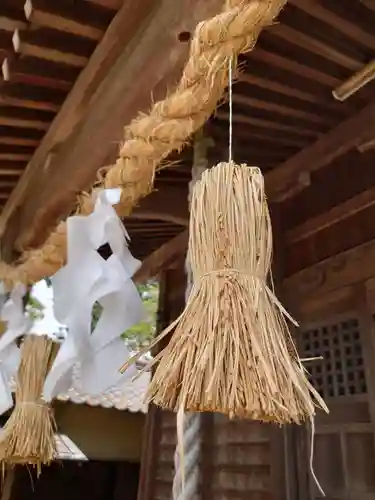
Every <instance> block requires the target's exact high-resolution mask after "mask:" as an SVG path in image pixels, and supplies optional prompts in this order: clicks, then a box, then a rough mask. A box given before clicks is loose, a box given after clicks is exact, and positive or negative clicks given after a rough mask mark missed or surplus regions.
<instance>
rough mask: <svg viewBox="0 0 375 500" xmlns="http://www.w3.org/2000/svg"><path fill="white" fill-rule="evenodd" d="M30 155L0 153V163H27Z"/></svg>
mask: <svg viewBox="0 0 375 500" xmlns="http://www.w3.org/2000/svg"><path fill="white" fill-rule="evenodd" d="M31 157H32V155H30V154H22V153H19V154H18V153H0V161H2V160H4V161H29V160H30V158H31Z"/></svg>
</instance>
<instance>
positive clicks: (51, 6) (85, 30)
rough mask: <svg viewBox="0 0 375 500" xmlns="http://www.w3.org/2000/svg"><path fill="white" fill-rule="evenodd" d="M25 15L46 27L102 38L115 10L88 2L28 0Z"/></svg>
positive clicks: (38, 24)
mask: <svg viewBox="0 0 375 500" xmlns="http://www.w3.org/2000/svg"><path fill="white" fill-rule="evenodd" d="M24 10H25V15H26V18H27V20H28V21H30V22H31V23H33V24H35V25H37V26H43V27H46V28H53V29H56V30H60V31H64V32H67V33H73V34H74V35H78V36H82V37H85V38H90V39H91V40H100V39H101V38H102V36H103V34H104V32H105V30H106V28H107V26H108V25H109V23H110V22H111V18H112V16H113V11H111V10H108V9H106V8H103V7H101V6H99V5H95V4H92V3H88V2H86V4H85V5H83V4H82V3H78V2H71V1H67V0H59V2H54V3H51V2H50V1H48V0H26V2H25V8H24Z"/></svg>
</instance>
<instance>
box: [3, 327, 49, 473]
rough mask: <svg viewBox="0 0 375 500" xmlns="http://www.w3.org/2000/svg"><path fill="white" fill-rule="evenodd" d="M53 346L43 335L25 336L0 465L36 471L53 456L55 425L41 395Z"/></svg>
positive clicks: (4, 434) (4, 432) (5, 429)
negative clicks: (14, 400)
mask: <svg viewBox="0 0 375 500" xmlns="http://www.w3.org/2000/svg"><path fill="white" fill-rule="evenodd" d="M55 345H56V344H54V343H53V342H52V341H51V340H50V339H48V338H47V337H45V336H39V335H27V336H26V337H25V340H24V342H23V344H22V357H21V363H20V367H19V370H18V380H17V389H16V404H15V407H14V410H13V412H12V414H11V416H10V418H9V420H8V421H7V423H6V425H5V427H4V430H3V433H2V436H1V442H0V460H1V461H2V463H3V466H7V465H8V466H9V465H15V464H25V465H32V466H34V467H36V469H37V473H38V474H39V473H40V472H41V467H42V465H49V464H50V463H51V462H52V460H53V459H54V458H55V457H56V442H55V435H54V434H55V429H56V425H55V421H54V418H53V413H52V409H51V408H50V406H49V405H47V404H46V403H45V402H44V401H43V400H42V397H41V395H42V391H43V385H44V381H45V378H46V375H47V373H48V370H49V368H50V366H51V364H52V361H53V357H54V354H55V348H54V347H55Z"/></svg>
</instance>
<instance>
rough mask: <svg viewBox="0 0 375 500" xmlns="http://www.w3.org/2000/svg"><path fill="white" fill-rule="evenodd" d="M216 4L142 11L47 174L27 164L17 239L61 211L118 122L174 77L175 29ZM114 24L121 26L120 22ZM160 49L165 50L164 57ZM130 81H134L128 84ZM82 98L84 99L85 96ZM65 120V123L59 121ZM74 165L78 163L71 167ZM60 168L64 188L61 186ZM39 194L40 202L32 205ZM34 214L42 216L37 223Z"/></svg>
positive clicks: (199, 1) (110, 145) (206, 0)
mask: <svg viewBox="0 0 375 500" xmlns="http://www.w3.org/2000/svg"><path fill="white" fill-rule="evenodd" d="M221 5H222V2H221V0H195V1H194V4H192V2H191V0H183V1H180V2H175V0H162V1H161V2H160V3H159V4H158V6H157V10H155V11H153V12H151V13H150V11H148V12H147V14H148V16H149V17H148V18H147V19H146V20H145V24H144V25H143V26H142V25H139V26H138V27H139V32H138V37H137V38H136V39H134V40H133V43H131V44H129V46H128V48H127V50H124V49H123V47H122V48H121V51H120V53H121V55H120V57H118V59H117V62H116V64H115V65H113V66H112V68H111V71H110V72H109V74H108V75H107V78H106V79H105V80H104V81H103V82H102V84H101V85H99V87H97V88H96V92H95V97H94V98H92V99H91V101H90V102H89V103H88V105H87V107H86V108H85V109H84V116H85V120H84V121H83V120H82V121H81V122H80V123H79V125H77V126H76V129H75V130H74V134H72V135H71V136H70V137H69V139H68V140H66V141H65V142H64V144H63V145H62V146H61V148H60V149H59V152H58V153H57V154H56V155H55V158H54V160H53V162H52V164H51V166H50V169H49V172H48V175H47V174H46V173H45V172H43V168H42V164H43V162H42V161H40V162H38V166H37V167H36V168H35V170H34V169H33V170H34V172H33V173H32V175H31V177H32V178H33V179H34V183H33V184H34V188H32V187H31V185H30V183H29V186H28V195H29V196H28V199H27V200H24V202H23V203H22V207H21V209H20V212H19V216H20V221H21V220H22V222H21V226H20V227H19V229H20V241H21V240H22V239H23V238H24V236H25V235H26V233H28V234H29V235H31V234H32V232H33V231H32V230H31V229H32V227H35V228H36V227H44V228H45V229H46V230H48V228H49V227H50V226H51V224H55V222H56V218H55V216H56V215H57V213H60V214H61V216H64V215H65V213H67V212H68V211H70V209H71V205H72V201H73V200H74V193H75V192H76V191H77V189H80V188H81V187H82V188H83V187H86V186H87V185H88V184H90V183H91V182H92V181H93V180H94V179H95V174H96V172H97V170H98V169H99V168H100V167H101V166H102V165H104V164H105V163H106V161H107V159H108V156H109V155H110V154H113V152H115V151H116V150H117V149H118V144H119V142H120V141H121V139H122V135H123V126H124V124H126V123H128V122H129V121H130V120H131V119H132V118H133V117H134V116H135V115H136V114H137V113H138V112H139V111H142V110H145V109H147V107H148V106H149V104H150V102H151V97H152V99H153V100H157V99H160V98H163V97H164V96H165V92H166V91H167V89H168V88H170V87H171V85H172V82H173V83H175V82H177V81H178V78H179V76H180V74H181V70H182V68H183V65H184V63H185V61H186V56H187V52H188V49H189V47H188V45H187V44H185V43H181V42H180V41H179V39H178V34H179V33H180V32H182V31H189V30H193V29H194V28H195V26H196V24H197V23H198V22H199V21H201V20H202V19H204V18H207V17H210V16H212V15H213V14H215V12H217V10H218V9H219V8H220V7H221ZM144 14H145V13H144ZM120 29H121V30H124V26H121V27H120ZM112 43H113V42H112ZM155 48H157V50H155ZM166 54H168V55H169V56H168V57H166ZM135 81H137V85H134V82H135ZM90 83H91V84H92V82H90ZM93 93H94V92H93ZM91 95H92V94H91ZM81 99H82V96H81ZM84 101H85V102H86V103H87V98H86V99H84ZM79 106H80V107H81V106H82V102H79ZM81 116H82V115H80V117H79V118H81ZM75 123H77V122H75ZM99 124H100V126H99ZM104 124H105V125H104ZM66 126H67V123H65V124H64V127H66ZM72 130H73V127H71V126H69V129H68V131H69V133H71V131H72ZM50 144H51V143H50ZM77 165H79V168H76V166H77ZM73 166H74V167H73ZM63 172H64V190H63V191H64V192H62V190H61V176H62V173H63ZM40 176H42V178H43V183H44V187H43V193H41V192H40V185H41V177H40ZM47 181H48V185H47ZM56 185H58V186H59V188H58V190H57V191H58V192H59V196H55V195H54V196H51V194H52V192H51V191H50V189H55V187H52V186H56ZM33 189H37V192H38V196H35V195H34V194H32V191H33ZM57 191H56V190H55V191H54V192H55V193H56V192H57ZM42 198H43V203H42V205H43V206H39V207H38V206H37V205H38V204H39V203H40V202H41V200H42ZM58 199H59V201H58ZM12 203H13V202H12ZM30 203H31V205H32V206H30ZM52 205H53V206H54V208H52ZM30 210H31V211H32V212H33V213H34V215H35V217H33V218H32V224H31V225H30V223H29V222H26V219H28V218H29V216H30ZM26 212H28V213H26ZM62 212H65V213H62ZM47 214H50V215H49V217H50V220H49V221H48V220H47V219H46V216H47ZM52 214H54V218H53V219H54V220H53V221H52V217H51V215H52ZM39 217H42V218H43V224H42V225H40V218H39ZM47 218H48V217H47ZM38 219H39V220H38ZM24 224H25V225H24ZM0 229H1V228H0ZM23 229H25V234H24V235H22V233H23ZM0 232H1V230H0ZM26 239H29V238H28V237H26Z"/></svg>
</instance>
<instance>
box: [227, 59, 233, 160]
mask: <svg viewBox="0 0 375 500" xmlns="http://www.w3.org/2000/svg"><path fill="white" fill-rule="evenodd" d="M228 91H229V131H228V135H229V144H228V163H232V161H233V57H231V58H230V59H229V86H228Z"/></svg>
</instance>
